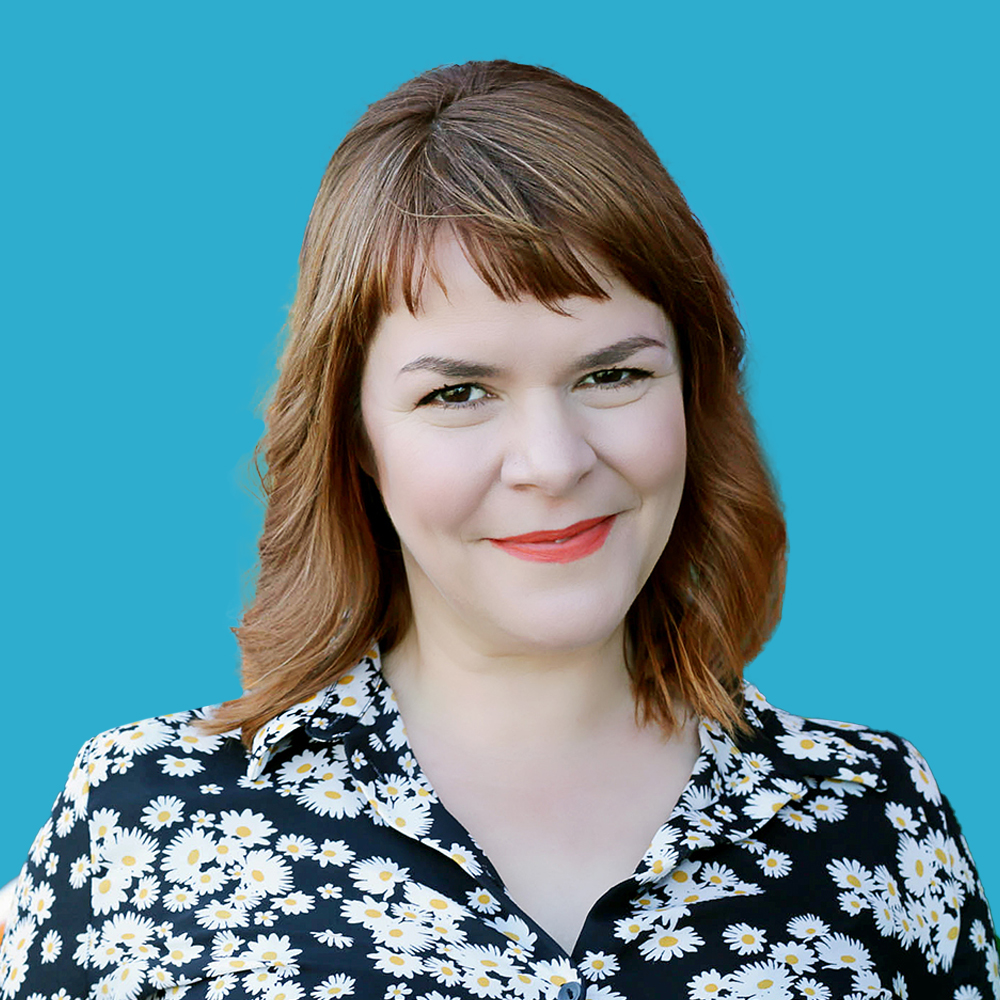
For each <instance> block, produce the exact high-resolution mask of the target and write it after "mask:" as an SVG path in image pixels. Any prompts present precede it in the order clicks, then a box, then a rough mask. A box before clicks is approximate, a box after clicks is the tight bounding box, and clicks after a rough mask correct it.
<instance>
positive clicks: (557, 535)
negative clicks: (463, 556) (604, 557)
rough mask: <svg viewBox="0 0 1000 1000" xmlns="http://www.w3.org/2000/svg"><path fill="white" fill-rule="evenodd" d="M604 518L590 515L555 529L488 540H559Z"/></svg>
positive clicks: (507, 542)
mask: <svg viewBox="0 0 1000 1000" xmlns="http://www.w3.org/2000/svg"><path fill="white" fill-rule="evenodd" d="M606 520H608V518H607V516H605V517H592V518H590V519H589V520H587V521H577V522H576V524H571V525H570V526H569V527H568V528H560V529H559V530H557V531H529V532H528V533H527V534H526V535H511V536H510V537H509V538H491V539H490V541H491V542H503V543H504V544H510V543H514V544H519V543H521V542H559V541H563V540H565V539H567V538H572V537H573V536H574V535H579V534H580V533H581V532H583V531H586V530H587V529H588V528H593V527H594V525H596V524H600V523H601V521H606Z"/></svg>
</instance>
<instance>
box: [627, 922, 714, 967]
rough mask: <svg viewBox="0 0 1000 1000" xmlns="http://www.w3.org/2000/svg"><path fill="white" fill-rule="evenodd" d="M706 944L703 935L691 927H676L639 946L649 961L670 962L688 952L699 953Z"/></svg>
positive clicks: (656, 934) (660, 932)
mask: <svg viewBox="0 0 1000 1000" xmlns="http://www.w3.org/2000/svg"><path fill="white" fill-rule="evenodd" d="M704 943H705V941H704V939H703V938H702V937H701V935H699V934H697V933H696V932H695V931H693V930H692V929H691V928H690V927H675V928H673V929H672V930H666V931H658V932H656V933H655V934H653V935H652V937H648V938H646V940H645V941H643V942H642V944H640V945H639V951H640V952H641V953H642V955H643V957H644V958H646V959H647V960H649V959H655V960H656V961H659V962H669V961H670V959H672V958H677V957H679V956H680V955H683V954H685V953H686V952H692V951H697V950H698V949H699V948H700V947H701V946H702V945H703V944H704Z"/></svg>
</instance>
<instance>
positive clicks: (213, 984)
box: [205, 973, 236, 1000]
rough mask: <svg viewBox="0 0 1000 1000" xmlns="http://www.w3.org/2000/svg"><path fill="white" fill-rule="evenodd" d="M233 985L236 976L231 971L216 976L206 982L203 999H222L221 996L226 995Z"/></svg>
mask: <svg viewBox="0 0 1000 1000" xmlns="http://www.w3.org/2000/svg"><path fill="white" fill-rule="evenodd" d="M235 985H236V976H234V975H232V974H231V973H230V974H227V975H224V976H216V977H215V978H214V979H212V980H210V982H209V983H208V988H207V990H206V992H205V1000H223V997H225V996H228V994H229V993H230V992H232V989H233V987H234V986H235Z"/></svg>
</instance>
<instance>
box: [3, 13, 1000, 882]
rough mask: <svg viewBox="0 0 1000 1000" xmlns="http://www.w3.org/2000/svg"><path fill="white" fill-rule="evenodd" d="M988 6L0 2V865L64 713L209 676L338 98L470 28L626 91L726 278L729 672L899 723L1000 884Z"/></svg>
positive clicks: (123, 715)
mask: <svg viewBox="0 0 1000 1000" xmlns="http://www.w3.org/2000/svg"><path fill="white" fill-rule="evenodd" d="M996 11H997V8H996V7H995V6H994V5H988V4H986V3H963V2H951V3H949V4H948V5H945V4H943V3H942V4H939V5H933V6H932V5H926V4H919V3H917V4H913V3H878V2H866V3H854V2H846V3H839V4H836V5H833V4H818V3H817V4H800V3H757V4H748V3H743V2H741V3H735V2H734V3H724V2H702V3H698V4H693V3H685V4H675V3H666V4H660V5H656V6H653V5H648V6H642V5H638V6H637V5H631V6H630V5H615V6H612V7H604V6H602V7H592V8H587V7H584V6H581V5H578V4H568V3H558V4H539V3H530V4H528V3H520V2H514V3H505V4H498V5H468V6H466V5H458V4H453V5H450V4H437V5H428V4H422V5H417V4H403V3H388V4H386V3H381V4H378V5H377V6H375V5H364V6H363V8H362V9H361V10H359V9H358V8H356V7H355V6H354V5H350V6H347V5H343V6H342V5H339V4H333V3H304V2H292V3H288V4H284V5H281V6H280V7H279V6H278V5H276V4H275V5H270V4H253V3H250V4H247V3H240V4H237V3H212V2H206V3H198V4H195V3H185V2H181V3H172V4H169V5H167V4H125V3H99V2H98V3H93V4H86V5H81V4H70V3H55V4H53V3H43V2H39V3H35V4H31V5H27V4H23V5H21V6H20V7H19V8H17V9H14V8H9V9H8V12H7V14H6V17H5V20H6V26H5V28H4V31H3V35H4V36H5V40H4V41H3V42H2V43H0V44H2V47H3V51H2V57H3V58H2V60H0V62H2V64H3V70H2V72H3V75H4V78H5V79H4V81H3V92H4V93H5V95H6V100H5V104H6V106H7V107H6V110H5V112H4V116H5V120H6V125H5V127H4V132H5V135H6V138H7V140H8V141H7V143H6V144H5V145H6V150H7V151H6V153H5V154H4V157H3V160H2V167H0V169H2V170H3V173H4V175H5V177H4V183H3V193H4V202H5V208H4V218H5V229H6V231H7V234H8V235H7V240H6V241H5V244H6V245H5V249H4V253H5V256H6V260H5V261H4V264H3V276H4V281H5V287H6V290H5V296H4V307H3V312H4V319H5V320H6V327H7V330H8V331H9V332H8V335H7V338H6V343H7V347H6V349H5V355H6V361H7V365H6V369H5V377H4V397H5V398H4V402H5V407H4V409H5V412H6V433H5V435H4V447H3V450H4V455H3V464H4V466H5V471H6V488H5V497H4V499H5V506H6V513H5V517H4V524H5V527H6V531H5V548H6V550H7V551H6V559H5V565H6V571H5V574H4V588H5V591H6V594H5V597H4V612H5V619H6V624H5V641H4V645H5V647H6V650H5V652H6V668H5V672H4V677H5V681H4V694H3V698H2V702H3V705H4V708H3V713H2V715H3V723H4V729H5V732H4V735H5V739H4V752H5V765H4V771H5V781H4V784H5V789H4V804H3V806H2V807H0V811H2V813H3V816H4V822H3V824H2V828H0V881H3V880H5V878H6V877H7V876H10V877H13V876H14V875H16V873H17V870H18V868H19V866H20V864H21V861H22V858H23V857H24V856H25V854H26V851H27V848H28V845H29V843H30V841H31V839H32V837H33V835H34V832H35V830H36V829H37V827H38V826H39V825H40V824H41V823H42V822H43V821H44V819H45V818H46V816H47V813H48V809H49V807H50V805H51V802H52V800H53V798H54V796H55V795H56V793H57V792H58V791H59V789H60V787H61V785H62V782H63V780H64V777H65V774H66V771H67V769H68V768H69V766H70V763H71V761H72V758H73V755H74V753H75V751H76V749H77V748H78V746H79V745H80V744H81V743H82V742H83V741H84V740H85V739H86V738H88V737H89V736H91V735H93V734H94V733H96V732H98V731H100V730H102V729H105V728H107V727H110V726H113V725H117V724H121V723H125V722H129V721H131V720H133V719H137V718H142V717H145V716H148V715H153V714H160V713H163V712H168V711H174V710H180V709H185V708H189V707H194V706H198V705H203V704H207V703H211V702H215V701H218V700H221V699H223V698H226V697H233V696H235V695H236V694H237V693H238V690H239V688H238V680H237V676H236V668H237V656H236V645H235V641H234V639H233V637H232V636H231V634H230V632H229V628H230V626H232V625H234V624H236V622H237V619H238V616H239V614H240V608H241V602H242V599H243V596H244V595H245V593H246V592H247V590H248V587H249V584H250V579H251V577H250V570H251V568H252V565H253V562H254V558H255V536H256V533H257V531H258V527H259V522H260V508H259V506H258V504H257V503H256V501H255V500H254V499H253V498H252V496H251V494H250V492H249V490H248V486H247V483H248V482H249V477H248V476H247V474H246V466H247V462H248V460H249V456H250V453H251V451H252V449H253V446H254V443H255V441H256V439H257V437H258V435H259V434H260V432H261V429H262V425H261V423H260V420H259V419H258V416H257V415H256V413H255V406H256V404H257V403H258V402H259V401H260V399H261V397H262V396H263V393H264V391H265V389H266V387H267V385H268V383H269V382H270V380H271V377H272V373H273V365H274V358H275V351H276V345H277V342H278V335H279V332H280V328H281V326H282V323H283V320H284V316H285V310H286V308H287V305H288V303H289V301H290V299H291V296H292V292H293V288H294V281H295V267H296V254H297V251H298V244H299V241H300V239H301V234H302V230H303V228H304V225H305V221H306V217H307V214H308V211H309V207H310V205H311V202H312V198H313V196H314V193H315V190H316V187H317V185H318V182H319V178H320V175H321V173H322V171H323V168H324V166H325V164H326V161H327V159H328V157H329V156H330V154H331V152H332V151H333V149H334V147H335V145H336V144H337V142H338V141H339V139H340V138H341V136H342V135H343V133H344V132H345V131H346V130H347V129H348V128H349V127H350V125H351V124H352V123H353V122H354V121H355V120H356V118H357V117H358V116H359V115H360V114H361V112H362V111H363V110H364V108H365V106H366V105H367V104H368V103H369V102H370V101H373V100H375V99H377V98H378V97H380V96H382V95H383V94H384V93H386V92H387V91H388V90H390V89H392V88H393V87H395V86H396V85H398V84H399V83H401V82H402V81H404V80H406V79H407V78H409V77H410V76H412V75H414V74H416V73H417V72H419V71H421V70H424V69H427V68H429V67H431V66H434V65H437V64H440V63H444V62H461V61H465V60H467V59H470V58H494V57H506V58H511V59H515V60H518V61H524V62H537V63H541V64H545V65H550V66H553V67H554V68H556V69H558V70H560V71H562V72H564V73H566V74H568V75H569V76H571V77H573V78H574V79H577V80H579V81H580V82H582V83H585V84H588V85H589V86H592V87H594V88H596V89H597V90H599V91H601V92H603V93H604V94H606V95H607V96H608V97H610V98H611V99H612V100H614V101H616V102H617V103H619V104H620V105H621V106H622V107H623V108H624V109H625V110H626V111H627V112H629V113H630V114H631V115H632V116H633V117H634V118H635V120H636V121H637V122H638V124H639V125H640V127H642V128H643V129H644V130H645V132H646V134H647V135H648V137H649V138H650V140H651V141H652V143H653V144H654V146H655V147H656V148H657V150H658V151H659V152H660V154H661V156H662V158H663V159H664V161H665V163H666V164H667V166H668V168H669V169H670V170H671V171H672V172H673V174H674V176H675V177H676V179H677V180H678V182H679V183H680V185H681V187H682V188H683V190H684V191H685V193H686V194H687V196H688V199H689V201H690V203H691V205H692V206H693V208H694V210H695V212H696V213H697V214H698V215H699V216H700V217H701V219H702V220H703V222H704V223H705V225H706V227H707V229H708V231H709V235H710V236H711V238H712V240H713V242H714V244H715V246H716V248H717V250H718V253H719V255H720V257H721V259H722V261H723V263H724V265H725V268H726V271H727V273H728V275H729V278H730V280H731V282H732V285H733V289H734V291H735V294H736V297H737V299H738V301H739V305H740V313H741V316H742V319H743V321H744V323H745V326H746V328H747V332H748V337H749V343H750V350H751V361H750V369H749V370H750V376H751V383H752V401H753V406H754V409H755V412H756V414H757V417H758V419H759V424H760V433H761V436H762V438H763V441H764V443H765V446H766V449H767V451H768V453H769V455H770V457H771V460H772V462H773V465H774V468H775V470H776V473H777V476H778V479H779V481H780V485H781V490H782V494H783V497H784V501H785V504H786V508H787V516H788V526H789V533H790V539H791V556H790V568H789V577H788V589H787V597H786V602H785V613H784V620H783V623H782V625H781V627H780V629H779V630H778V632H777V634H776V635H775V637H774V639H773V640H772V642H771V643H770V645H769V646H768V647H767V648H766V650H765V651H764V653H763V654H762V655H761V656H760V658H759V659H758V660H757V661H756V662H755V663H754V664H752V666H751V667H750V669H749V676H750V678H751V679H752V680H753V681H754V682H755V683H757V684H758V685H759V686H760V687H761V688H762V690H763V691H764V692H765V694H766V695H767V696H768V697H769V698H770V699H771V700H772V701H773V702H774V703H776V704H778V705H780V706H782V707H784V708H787V709H789V710H791V711H794V712H797V713H801V714H806V715H818V716H822V717H826V718H835V719H849V720H852V721H858V722H863V723H867V724H870V725H872V726H875V727H879V728H885V729H891V730H894V731H897V732H900V733H902V734H904V735H905V736H907V737H908V738H910V739H911V740H912V741H913V742H914V743H916V745H917V746H918V747H919V748H920V749H921V750H922V752H923V753H924V754H925V755H926V756H927V758H928V759H929V761H930V763H931V766H932V767H933V769H934V771H935V773H936V775H937V777H938V779H939V781H940V783H941V785H942V787H943V788H944V790H945V791H946V792H947V794H948V795H949V797H950V798H951V800H952V802H953V804H954V806H955V808H956V811H957V813H958V816H959V818H960V819H961V820H962V822H963V826H964V829H965V832H966V835H967V837H968V840H969V842H970V844H971V846H972V850H973V853H974V855H975V857H976V859H977V861H978V864H979V867H980V871H981V875H982V878H983V881H984V883H985V885H986V887H987V890H988V892H992V894H993V896H994V899H996V898H1000V897H998V896H997V894H998V893H1000V849H998V838H997V834H996V829H997V821H998V818H1000V817H998V807H997V790H998V787H1000V783H998V781H997V772H996V771H995V770H994V768H995V767H996V758H995V754H994V744H995V742H996V718H997V710H998V709H997V704H998V698H997V696H998V693H1000V691H998V682H997V668H998V665H1000V664H998V658H997V654H996V642H995V634H996V624H997V616H996V611H995V606H996V603H997V596H998V595H997V587H996V583H995V579H996V571H995V567H996V565H997V561H998V555H1000V545H998V537H997V527H996V522H997V505H996V475H995V469H996V460H997V451H996V446H995V441H996V422H995V413H996V399H997V390H996V381H997V370H998V361H1000V357H998V350H997V326H996V321H995V305H994V299H995V291H994V289H995V281H996V273H997V255H996V252H995V247H996V232H997V222H998V218H997V201H996V194H995V191H996V179H995V178H996V174H995V171H996V148H995V145H994V140H993V138H992V136H991V132H993V131H994V128H993V126H992V125H990V121H991V118H992V115H993V113H994V112H995V102H994V97H995V88H996V83H997V81H996V76H995V73H994V72H991V71H990V70H989V69H988V67H989V66H990V65H991V64H992V63H995V39H996V32H995V29H996V27H997V24H996V22H997V15H996ZM622 169H623V170H627V169H628V164H627V162H623V163H622Z"/></svg>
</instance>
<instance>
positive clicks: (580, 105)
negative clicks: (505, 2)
mask: <svg viewBox="0 0 1000 1000" xmlns="http://www.w3.org/2000/svg"><path fill="white" fill-rule="evenodd" d="M290 328H291V337H290V339H289V342H288V346H287V348H286V350H285V353H284V356H283V358H282V363H281V375H280V378H279V380H278V383H277V386H276V389H275V393H274V397H273V401H272V402H271V404H270V407H269V411H268V429H267V435H266V437H265V440H264V443H263V444H264V453H265V457H266V463H267V473H266V477H265V485H266V488H267V491H268V509H267V515H266V519H265V525H264V532H263V536H262V539H261V543H260V555H261V569H260V576H259V582H258V587H257V593H256V597H255V600H254V603H253V605H252V606H251V607H250V608H249V610H248V611H247V613H246V615H245V618H244V622H243V625H242V627H241V628H240V629H239V630H238V637H239V641H240V645H241V649H242V652H243V658H244V687H245V694H244V696H243V697H242V698H240V699H239V700H237V701H235V702H230V703H227V704H225V705H223V706H219V707H216V708H213V709H211V710H202V711H197V712H192V713H182V714H181V715H176V716H165V717H161V718H157V719H151V720H146V721H145V722H142V723H137V724H135V725H132V726H126V727H122V728H120V729H117V730H113V731H111V732H109V733H105V734H103V735H101V736H99V737H96V738H95V739H94V740H91V741H90V742H89V743H88V744H86V745H85V746H84V748H83V749H82V750H81V752H80V756H79V758H78V760H77V762H76V764H75V765H74V768H73V770H72V772H71V774H70V778H69V782H68V784H67V787H66V790H65V791H64V792H63V793H62V795H61V796H60V798H59V800H58V801H57V803H56V806H55V809H54V811H53V816H52V818H51V820H50V821H49V822H48V823H47V824H46V825H45V826H44V827H43V829H42V831H41V832H40V833H39V835H38V838H37V839H36V841H35V843H34V845H33V846H32V850H31V857H30V859H29V863H28V865H27V866H26V869H25V872H24V874H23V876H22V879H21V882H20V884H19V890H18V901H19V915H18V919H17V922H16V923H15V924H14V925H13V926H12V927H11V928H10V930H9V932H8V934H7V936H6V938H5V941H4V945H3V948H4V952H3V955H4V957H3V963H4V964H3V969H4V972H3V976H4V978H3V980H2V982H3V985H2V987H0V989H2V994H3V997H4V1000H7V998H14V997H18V998H20V997H29V996H30V997H32V998H34V997H36V996H43V995H44V996H58V997H60V998H61V997H79V998H82V997H85V996H97V997H104V996H107V997H118V996H122V997H138V996H143V995H149V994H161V993H162V994H166V995H170V996H173V997H179V996H182V995H188V994H190V995H191V996H193V997H205V998H209V1000H218V998H221V997H224V996H228V995H233V996H241V995H244V994H250V995H254V996H261V997H264V998H266V1000H298V998H300V997H306V996H308V997H315V998H317V1000H321V998H325V997H336V996H347V995H355V996H360V997H366V998H367V997H373V998H375V997H378V998H381V997H412V998H413V1000H442V998H449V997H450V998H461V997H469V996H474V997H505V998H506V997H517V998H521V997H523V998H543V997H544V998H560V1000H566V998H579V997H583V996H586V997H589V998H602V1000H615V998H622V997H626V998H630V1000H634V998H644V997H651V998H660V997H675V996H676V997H771V998H777V997H793V996H795V997H799V996H805V997H844V996H848V995H850V996H859V997H860V996H866V997H892V996H896V997H931V996H934V997H938V996H941V997H945V996H947V997H955V998H961V1000H971V998H974V997H981V998H982V997H988V996H991V995H992V996H996V995H997V992H998V982H1000V972H998V969H997V953H996V947H995V944H994V943H993V936H992V935H993V929H992V924H991V920H990V915H989V911H988V908H987V905H986V901H985V898H984V897H983V894H982V889H981V886H980V885H979V882H978V880H977V878H976V875H975V869H974V867H973V865H972V861H971V858H970V857H969V855H968V852H967V848H966V846H965V844H964V841H963V840H962V837H961V834H960V831H959V828H958V824H957V822H956V821H955V819H954V816H953V814H952V812H951V810H950V807H949V806H948V803H947V800H945V799H944V798H943V797H942V796H941V794H940V792H939V790H938V789H937V787H936V785H935V783H934V780H933V778H932V776H931V774H930V771H929V770H928V769H927V766H926V764H925V763H924V761H923V760H922V759H921V757H920V756H919V754H918V753H917V752H916V750H914V749H913V747H911V746H910V745H909V744H908V743H906V742H905V741H904V740H901V739H900V738H899V737H896V736H893V735H891V734H886V733H877V732H872V731H870V730H868V729H865V728H864V727H861V726H856V725H852V724H848V723H828V722H816V721H812V720H805V719H801V718H797V717H795V716H791V715H789V714H787V713H785V712H782V711H780V710H778V709H775V708H773V707H772V706H770V705H769V704H768V703H767V702H766V701H765V700H764V698H763V697H762V696H761V695H760V693H759V692H757V691H756V690H755V689H754V688H753V687H752V686H750V685H748V684H743V682H742V671H743V667H744V665H745V664H746V663H747V662H748V661H749V660H750V659H752V658H753V657H754V656H755V655H756V654H757V652H758V651H759V650H760V648H761V646H762V645H763V643H764V642H765V641H766V639H767V638H768V636H769V635H770V634H771V632H772V630H773V629H774V627H775V624H776V623H777V620H778V616H779V613H780V605H781V595H782V589H783V581H784V555H785V548H786V541H785V532H784V524H783V519H782V516H781V512H780V508H779V504H778V501H777V498H776V495H775V490H774V486H773V483H772V480H771V478H770V476H769V474H768V471H767V468H766V465H765V463H764V460H763V458H762V455H761V452H760V448H759V445H758V443H757V441H756V437H755V434H754V429H753V422H752V419H751V417H750V415H749V413H748V411H747V408H746V404H745V401H744V396H743V387H742V373H741V363H742V359H743V351H744V344H743V339H742V334H741V330H740V327H739V324H738V321H737V320H736V317H735V314H734V312H733V308H732V305H731V302H730V299H729V295H728V289H727V287H726V284H725V281H724V279H723V278H722V276H721V273H720V271H719V268H718V266H717V264H716V262H715V260H714V258H713V255H712V251H711V248H710V247H709V244H708V242H707V240H706V238H705V235H704V233H703V231H702V230H701V228H700V226H699V225H698V223H697V221H696V220H695V219H694V217H693V216H692V215H691V213H690V210H689V209H688V208H687V205H686V204H685V202H684V199H683V197H682V196H681V194H680V192H679V191H678V190H677V188H676V186H675V185H674V184H673V182H672V181H671V179H670V178H669V176H668V175H667V174H666V172H665V171H664V169H663V167H662V165H661V164H660V163H659V161H658V159H657V157H656V155H655V153H654V152H653V151H652V149H651V148H650V147H649V146H648V144H647V143H646V142H645V140H644V139H643V137H642V136H641V134H640V133H639V132H638V130H637V129H636V128H635V126H634V125H633V123H632V122H631V121H630V120H629V119H628V118H627V117H626V116H625V115H624V114H623V113H622V112H621V111H620V110H619V109H618V108H616V107H615V106H613V105H611V104H610V103H608V102H607V101H606V100H604V99H603V98H601V97H600V96H599V95H597V94H595V93H594V92H592V91H590V90H588V89H586V88H584V87H580V86H578V85H576V84H574V83H572V82H570V81H569V80H566V79H565V78H563V77H561V76H559V75H557V74H555V73H553V72H551V71H549V70H544V69H539V68H536V67H527V66H520V65H515V64H511V63H506V62H492V63H470V64H466V65H465V66H459V67H448V68H444V69H440V70H435V71H432V72H430V73H427V74H424V75H423V76H421V77H418V78H417V79H415V80H413V81H410V82H409V83H407V84H406V85H404V86H403V87H402V88H400V89H399V90H398V91H396V92H395V93H394V94H391V95H389V96H388V97H387V98H385V99H384V100H382V101H380V102H378V103H376V104H375V105H373V106H372V107H371V108H370V109H369V111H368V112H367V113H366V114H365V115H364V116H363V117H362V119H361V120H360V121H359V123H358V124H357V125H356V126H355V127H354V128H353V129H352V130H351V132H350V133H349V134H348V136H347V137H346V138H345V139H344V141H343V143H342V144H341V146H340V147H339V149H338V150H337V152H336V153H335V154H334V157H333V159H332V160H331V163H330V166H329V168H328V170H327V172H326V175H325V177H324V179H323V183H322V187H321V189H320V193H319V196H318V198H317V201H316V204H315V206H314V209H313V213H312V216H311V218H310V221H309V226H308V229H307V232H306V237H305V241H304V244H303V249H302V255H301V260H300V281H299V287H298V291H297V294H296V298H295V302H294V305H293V308H292V312H291V316H290ZM404 720H405V726H404Z"/></svg>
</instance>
